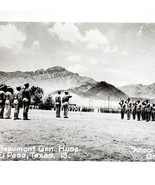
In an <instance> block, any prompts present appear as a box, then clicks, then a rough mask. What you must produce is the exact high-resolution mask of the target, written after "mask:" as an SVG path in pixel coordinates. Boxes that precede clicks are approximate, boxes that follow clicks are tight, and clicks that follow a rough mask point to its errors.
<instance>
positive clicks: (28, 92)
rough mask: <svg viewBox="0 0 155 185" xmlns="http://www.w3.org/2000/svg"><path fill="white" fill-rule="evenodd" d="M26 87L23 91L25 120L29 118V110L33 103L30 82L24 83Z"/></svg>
mask: <svg viewBox="0 0 155 185" xmlns="http://www.w3.org/2000/svg"><path fill="white" fill-rule="evenodd" d="M24 86H25V88H24V90H23V92H22V101H23V120H29V119H28V111H29V106H30V103H31V90H30V89H29V83H26V84H24Z"/></svg>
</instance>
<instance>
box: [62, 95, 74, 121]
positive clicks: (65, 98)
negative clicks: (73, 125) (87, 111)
mask: <svg viewBox="0 0 155 185" xmlns="http://www.w3.org/2000/svg"><path fill="white" fill-rule="evenodd" d="M71 97H72V96H71V95H69V94H68V92H65V95H64V96H63V97H62V103H63V109H64V118H68V108H69V99H70V98H71Z"/></svg>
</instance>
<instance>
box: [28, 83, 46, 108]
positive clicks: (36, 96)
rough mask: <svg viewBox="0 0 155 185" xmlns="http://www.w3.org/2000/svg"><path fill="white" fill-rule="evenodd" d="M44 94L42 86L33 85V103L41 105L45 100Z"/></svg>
mask: <svg viewBox="0 0 155 185" xmlns="http://www.w3.org/2000/svg"><path fill="white" fill-rule="evenodd" d="M43 95H44V91H43V89H42V88H40V87H38V86H36V87H35V86H32V87H31V104H32V105H34V108H35V106H39V107H40V106H41V104H42V102H43Z"/></svg>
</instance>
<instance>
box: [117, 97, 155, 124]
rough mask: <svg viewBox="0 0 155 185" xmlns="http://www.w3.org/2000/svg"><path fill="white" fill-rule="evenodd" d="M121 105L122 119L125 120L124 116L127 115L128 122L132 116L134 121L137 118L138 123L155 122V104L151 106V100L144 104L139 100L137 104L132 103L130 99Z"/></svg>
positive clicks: (121, 102)
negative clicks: (142, 121) (143, 121)
mask: <svg viewBox="0 0 155 185" xmlns="http://www.w3.org/2000/svg"><path fill="white" fill-rule="evenodd" d="M119 105H120V107H121V119H124V114H125V113H127V120H130V118H131V114H132V116H133V119H134V120H135V119H136V116H137V120H138V121H140V120H146V121H147V122H148V121H151V120H152V121H155V103H152V104H151V103H150V101H149V100H145V101H143V102H141V101H140V100H137V101H136V102H135V103H132V102H131V100H130V98H128V99H127V100H126V101H124V100H121V101H120V102H119Z"/></svg>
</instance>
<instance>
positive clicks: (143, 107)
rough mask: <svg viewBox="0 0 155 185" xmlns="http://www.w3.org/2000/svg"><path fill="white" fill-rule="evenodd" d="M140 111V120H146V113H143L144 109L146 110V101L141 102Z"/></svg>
mask: <svg viewBox="0 0 155 185" xmlns="http://www.w3.org/2000/svg"><path fill="white" fill-rule="evenodd" d="M141 107H142V108H141V109H142V120H145V119H146V111H145V108H146V100H145V101H143V102H142V104H141Z"/></svg>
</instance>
